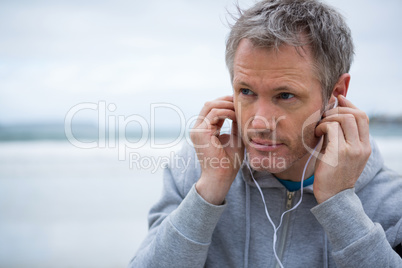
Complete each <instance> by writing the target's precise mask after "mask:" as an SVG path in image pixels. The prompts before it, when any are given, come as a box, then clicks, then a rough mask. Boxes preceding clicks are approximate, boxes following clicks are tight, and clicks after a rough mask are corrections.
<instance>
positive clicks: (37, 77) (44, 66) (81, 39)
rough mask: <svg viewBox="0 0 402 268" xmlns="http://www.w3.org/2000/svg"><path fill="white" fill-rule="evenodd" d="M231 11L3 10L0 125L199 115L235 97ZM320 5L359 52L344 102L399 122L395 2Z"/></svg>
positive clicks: (176, 5) (218, 3)
mask: <svg viewBox="0 0 402 268" xmlns="http://www.w3.org/2000/svg"><path fill="white" fill-rule="evenodd" d="M234 2H235V0H204V1H195V0H187V1H185V0H171V1H165V0H153V1H139V0H131V1H123V0H117V1H116V0H113V1H111V0H110V1H107V0H99V1H95V0H80V1H78V0H69V1H49V0H32V1H24V0H16V1H5V0H0V124H19V123H31V124H34V123H38V122H39V123H44V122H51V123H60V122H61V123H62V122H64V120H65V118H66V116H68V115H69V112H70V115H71V110H72V109H74V107H77V105H80V104H83V103H91V104H94V105H98V106H96V107H100V105H99V104H100V103H101V102H102V103H105V104H106V107H112V108H113V109H112V108H110V110H107V111H106V112H107V114H108V115H110V116H116V117H117V116H126V117H127V116H130V115H139V116H142V117H143V118H144V119H145V120H146V121H148V120H150V114H151V110H152V106H151V104H155V103H168V104H170V105H171V106H169V107H170V108H169V107H165V108H159V109H157V110H154V112H155V114H156V115H158V116H159V119H158V120H159V121H160V122H161V123H165V124H167V125H169V118H174V117H176V118H178V117H180V113H179V112H178V110H180V111H181V112H182V113H183V114H184V115H185V117H186V118H187V119H188V118H190V117H192V116H195V115H197V114H198V112H199V111H200V110H201V108H202V105H203V104H204V102H206V101H209V100H212V99H215V98H217V97H220V96H224V95H230V94H231V92H232V89H231V84H230V80H229V75H228V72H227V69H226V66H225V63H224V52H225V40H226V36H227V34H228V32H229V28H228V26H227V19H228V18H229V17H228V15H227V10H234V8H233V7H234ZM238 2H239V4H240V6H241V7H243V8H245V7H248V6H250V5H251V4H252V3H253V2H254V1H251V0H238ZM325 2H326V3H328V4H330V5H333V6H335V7H336V8H337V9H338V10H340V11H341V13H342V14H343V15H344V16H345V18H346V21H347V23H348V24H349V26H350V28H351V30H352V35H353V38H354V41H355V45H356V56H355V61H354V64H353V65H352V69H351V72H350V73H351V76H352V80H351V84H350V89H349V93H348V98H349V99H350V100H351V101H352V102H353V103H354V104H355V105H356V106H358V107H359V108H360V109H362V110H363V111H365V112H366V113H368V114H369V115H373V114H393V115H398V114H402V105H400V102H401V100H402V86H401V85H402V75H401V71H402V50H401V49H400V46H401V45H400V44H401V43H402V27H401V26H402V16H400V11H401V10H402V1H400V0H387V1H378V0H354V1H349V0H328V1H325ZM109 105H111V106H109ZM173 106H174V107H176V108H177V109H173V108H172V107H173ZM99 109H100V108H99ZM99 109H98V110H90V109H86V110H81V111H80V112H79V113H76V114H74V120H77V121H83V122H84V121H86V120H94V119H95V118H96V117H97V116H98V113H99Z"/></svg>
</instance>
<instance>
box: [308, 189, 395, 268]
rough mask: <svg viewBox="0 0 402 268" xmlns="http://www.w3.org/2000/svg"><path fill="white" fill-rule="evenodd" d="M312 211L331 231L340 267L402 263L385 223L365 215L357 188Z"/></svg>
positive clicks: (338, 195)
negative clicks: (389, 237)
mask: <svg viewBox="0 0 402 268" xmlns="http://www.w3.org/2000/svg"><path fill="white" fill-rule="evenodd" d="M311 212H312V213H313V214H314V216H315V217H316V218H317V220H318V221H319V223H320V224H321V225H322V226H323V228H324V230H325V231H326V233H327V235H328V238H329V240H330V242H331V245H332V250H333V252H332V256H333V257H334V259H335V262H336V264H337V266H338V267H402V259H401V258H400V256H399V255H398V254H397V253H396V252H395V251H394V250H393V249H392V247H391V245H390V243H389V242H388V240H387V237H386V234H385V232H384V230H383V228H382V226H381V225H380V224H378V223H373V222H372V220H371V219H370V218H369V217H368V216H367V215H366V213H365V212H364V210H363V206H362V203H361V201H360V199H359V197H358V196H357V195H356V194H355V191H354V189H348V190H345V191H342V192H340V193H339V194H337V195H335V196H333V197H332V198H330V199H328V200H327V201H325V202H323V203H321V204H319V205H317V206H315V207H314V208H312V209H311Z"/></svg>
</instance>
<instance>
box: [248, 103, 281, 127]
mask: <svg viewBox="0 0 402 268" xmlns="http://www.w3.org/2000/svg"><path fill="white" fill-rule="evenodd" d="M277 119H278V115H277V111H276V109H275V107H273V106H272V105H260V106H259V107H258V108H257V110H256V113H255V115H254V116H253V119H252V122H251V127H252V128H253V129H256V130H268V131H274V130H276V127H277V123H278V120H277Z"/></svg>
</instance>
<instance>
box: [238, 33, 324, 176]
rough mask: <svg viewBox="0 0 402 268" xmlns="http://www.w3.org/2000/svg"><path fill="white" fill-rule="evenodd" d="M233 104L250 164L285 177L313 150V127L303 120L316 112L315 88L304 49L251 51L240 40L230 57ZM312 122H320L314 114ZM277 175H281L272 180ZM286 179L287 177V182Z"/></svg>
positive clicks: (319, 105) (318, 104)
mask: <svg viewBox="0 0 402 268" xmlns="http://www.w3.org/2000/svg"><path fill="white" fill-rule="evenodd" d="M233 88H234V104H235V109H236V117H237V121H238V124H239V125H240V126H241V134H242V139H243V142H244V144H245V146H246V150H247V152H248V154H249V161H250V164H251V166H252V167H253V168H254V169H256V170H260V171H262V170H265V171H268V172H270V173H276V174H277V175H281V174H282V175H290V174H292V172H291V171H292V169H295V168H297V167H300V165H301V162H302V161H303V160H301V159H302V158H303V157H304V156H306V153H307V151H306V149H305V147H304V145H303V143H304V144H306V145H308V146H309V147H310V148H314V146H315V144H316V143H317V142H318V138H317V137H315V135H314V128H315V125H314V124H312V125H310V126H308V127H306V128H305V129H304V140H302V128H303V123H304V122H305V120H306V119H307V118H308V117H309V116H311V115H312V114H313V113H314V112H316V111H320V110H321V109H322V96H321V86H320V83H319V81H318V79H317V78H316V76H315V75H314V72H313V68H312V57H311V55H310V52H309V49H304V50H302V49H300V50H299V51H296V49H295V48H294V47H292V46H288V45H282V46H281V47H280V49H279V51H275V50H270V49H267V48H257V47H254V46H253V45H252V43H251V42H250V41H249V40H247V39H243V40H242V41H241V42H240V44H239V46H238V48H237V51H236V55H235V59H234V76H233ZM316 117H317V118H315V120H316V121H318V120H319V119H320V118H319V117H320V116H319V115H317V116H316ZM278 177H283V176H278ZM289 179H290V178H289Z"/></svg>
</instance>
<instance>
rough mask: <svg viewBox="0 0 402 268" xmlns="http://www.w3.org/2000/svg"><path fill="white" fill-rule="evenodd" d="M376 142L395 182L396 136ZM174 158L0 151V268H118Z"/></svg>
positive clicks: (58, 149) (66, 150)
mask: <svg viewBox="0 0 402 268" xmlns="http://www.w3.org/2000/svg"><path fill="white" fill-rule="evenodd" d="M376 140H377V143H378V145H379V147H380V150H381V151H382V154H383V156H384V159H385V162H386V163H387V166H389V167H390V168H392V169H394V170H396V171H397V172H399V173H400V174H402V165H401V164H400V163H401V157H402V136H391V137H385V136H378V137H376ZM174 150H177V147H174V148H167V149H153V148H151V146H149V144H147V145H145V146H143V147H142V148H139V149H136V150H134V153H135V154H136V155H135V156H138V155H139V156H140V157H141V158H142V159H148V160H149V161H150V159H159V160H160V161H159V162H160V163H159V165H160V166H157V165H156V166H155V165H154V166H152V164H149V163H148V162H146V161H145V160H144V162H143V163H142V164H141V165H142V166H141V165H135V164H134V165H131V166H130V159H128V158H127V159H125V160H120V161H119V160H118V152H117V150H116V149H114V148H103V149H101V148H96V149H80V148H77V147H74V146H73V145H71V144H70V143H68V142H66V141H26V142H3V143H0V267H125V266H126V265H127V264H128V262H129V260H130V259H131V258H132V257H133V255H134V253H135V251H136V250H137V248H138V247H139V246H140V243H141V241H142V240H143V239H144V237H145V236H146V233H147V213H148V210H149V208H150V207H151V205H152V204H153V203H155V202H156V201H157V200H158V198H159V196H160V194H161V189H162V168H161V166H162V165H163V162H164V159H166V158H168V157H169V154H170V153H171V151H174ZM131 162H133V161H131ZM147 163H148V164H147ZM131 164H132V163H131ZM137 164H138V161H137ZM142 167H144V168H142Z"/></svg>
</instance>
